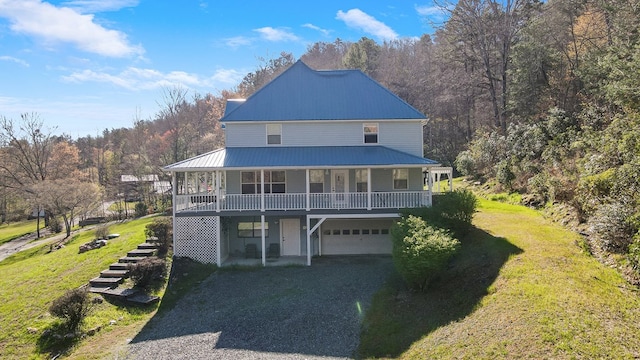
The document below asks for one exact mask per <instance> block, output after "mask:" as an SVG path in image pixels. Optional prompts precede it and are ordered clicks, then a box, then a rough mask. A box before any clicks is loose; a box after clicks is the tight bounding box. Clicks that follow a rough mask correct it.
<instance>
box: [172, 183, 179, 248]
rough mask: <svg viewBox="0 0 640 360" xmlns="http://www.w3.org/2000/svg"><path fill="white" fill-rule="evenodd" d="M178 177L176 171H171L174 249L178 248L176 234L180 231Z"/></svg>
mask: <svg viewBox="0 0 640 360" xmlns="http://www.w3.org/2000/svg"><path fill="white" fill-rule="evenodd" d="M177 179H178V177H177V176H176V173H175V171H174V172H173V173H171V181H172V182H173V189H172V191H171V195H172V197H173V200H172V203H173V205H172V206H173V213H172V214H173V216H172V217H171V220H172V222H173V224H172V225H171V226H172V227H173V231H172V232H173V236H172V237H173V239H172V241H173V249H174V251H175V249H176V234H177V233H178V229H176V212H177V211H176V210H177V205H176V198H177V195H178V181H177Z"/></svg>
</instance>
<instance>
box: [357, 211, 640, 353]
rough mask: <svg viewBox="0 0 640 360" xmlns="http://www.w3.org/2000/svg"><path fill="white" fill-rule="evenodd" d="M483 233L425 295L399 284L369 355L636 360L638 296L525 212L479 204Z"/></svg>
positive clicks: (570, 239) (366, 345)
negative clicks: (628, 359)
mask: <svg viewBox="0 0 640 360" xmlns="http://www.w3.org/2000/svg"><path fill="white" fill-rule="evenodd" d="M480 205H481V206H480V209H479V210H480V211H479V213H478V214H477V215H476V218H475V220H474V224H475V226H476V229H475V230H474V231H473V232H472V233H471V234H469V236H467V237H466V238H465V239H463V250H462V252H461V254H460V255H459V256H458V257H457V258H456V260H455V261H454V262H453V263H452V264H451V266H450V269H449V270H448V271H447V274H446V275H444V276H443V278H442V279H440V280H439V281H438V282H437V283H435V284H434V285H433V286H432V288H431V290H429V291H428V292H427V293H425V294H417V293H409V292H407V291H406V290H405V289H404V288H403V286H402V285H401V282H400V280H399V279H397V278H394V279H392V280H391V281H390V282H389V285H388V286H387V287H386V288H385V289H384V290H383V291H381V292H380V293H379V294H378V295H377V296H376V298H375V299H374V303H373V305H372V309H371V310H370V312H369V313H368V314H367V317H366V320H365V324H364V329H363V334H362V342H361V345H360V349H359V350H360V353H361V355H362V356H363V357H399V358H408V359H424V358H429V359H433V358H473V359H477V358H484V359H493V358H549V357H552V358H609V357H611V356H614V357H617V358H634V357H638V356H640V343H639V342H638V341H637V339H638V338H639V337H640V327H638V325H637V324H639V323H640V297H639V295H640V294H639V293H638V290H637V289H636V288H633V287H631V286H629V285H628V284H627V283H626V282H625V281H624V280H623V279H622V277H621V276H620V275H619V274H618V273H617V272H616V271H615V269H610V268H608V267H606V266H604V265H602V264H600V263H599V262H598V261H596V260H595V259H593V258H591V257H589V256H588V255H586V254H584V253H582V252H581V251H580V249H579V247H578V246H576V245H575V242H576V240H577V235H576V234H574V233H571V232H569V231H566V230H564V229H563V228H561V227H559V226H558V225H555V224H553V223H551V222H549V221H548V220H546V219H544V218H543V217H542V216H541V215H540V214H539V213H538V212H535V211H533V210H529V209H527V208H524V207H522V206H514V205H508V204H502V203H497V202H492V201H481V202H480Z"/></svg>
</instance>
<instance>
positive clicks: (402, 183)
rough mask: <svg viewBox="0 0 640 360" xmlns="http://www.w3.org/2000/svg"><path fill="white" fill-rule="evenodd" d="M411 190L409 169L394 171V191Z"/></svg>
mask: <svg viewBox="0 0 640 360" xmlns="http://www.w3.org/2000/svg"><path fill="white" fill-rule="evenodd" d="M407 189H409V169H393V190H407Z"/></svg>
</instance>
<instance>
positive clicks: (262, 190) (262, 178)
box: [260, 169, 264, 211]
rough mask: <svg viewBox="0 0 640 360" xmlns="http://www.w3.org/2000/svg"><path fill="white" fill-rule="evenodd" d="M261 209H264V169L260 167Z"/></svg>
mask: <svg viewBox="0 0 640 360" xmlns="http://www.w3.org/2000/svg"><path fill="white" fill-rule="evenodd" d="M260 211H264V169H260Z"/></svg>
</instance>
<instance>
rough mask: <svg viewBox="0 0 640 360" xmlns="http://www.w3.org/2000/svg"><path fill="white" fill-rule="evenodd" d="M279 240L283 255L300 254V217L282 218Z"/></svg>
mask: <svg viewBox="0 0 640 360" xmlns="http://www.w3.org/2000/svg"><path fill="white" fill-rule="evenodd" d="M280 224H281V226H282V229H281V230H282V231H281V232H280V234H281V236H280V242H281V244H282V245H281V247H282V255H283V256H300V219H282V220H281V221H280Z"/></svg>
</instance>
